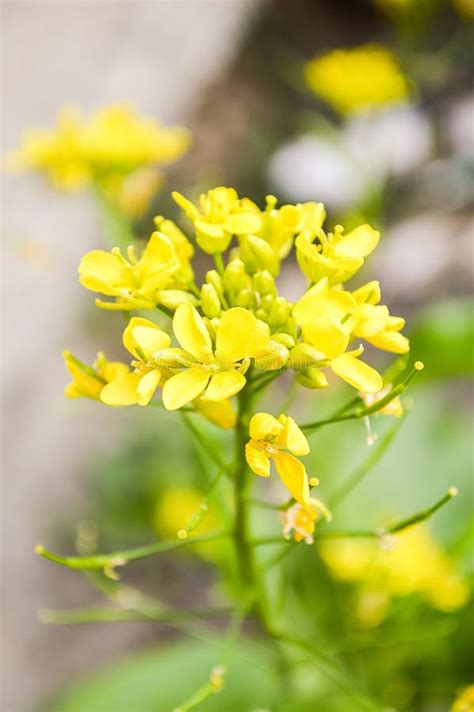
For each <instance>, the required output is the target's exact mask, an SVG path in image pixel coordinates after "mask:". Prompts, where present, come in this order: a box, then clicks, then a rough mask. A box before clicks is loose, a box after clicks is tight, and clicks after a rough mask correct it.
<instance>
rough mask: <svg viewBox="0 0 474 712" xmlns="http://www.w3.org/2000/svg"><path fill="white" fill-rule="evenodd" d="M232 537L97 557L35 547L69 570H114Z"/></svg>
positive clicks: (220, 534)
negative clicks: (178, 550) (131, 562)
mask: <svg viewBox="0 0 474 712" xmlns="http://www.w3.org/2000/svg"><path fill="white" fill-rule="evenodd" d="M228 536H230V532H229V531H227V530H225V529H223V530H219V531H215V532H210V533H209V534H202V535H200V536H194V537H190V538H189V539H184V540H182V539H172V540H171V541H158V542H155V543H154V544H148V545H147V546H139V547H137V548H135V549H128V550H124V551H115V552H113V553H110V554H97V555H95V556H59V555H58V554H54V553H53V552H51V551H48V550H47V549H45V548H44V546H41V545H38V546H36V547H35V551H36V553H37V554H39V555H40V556H42V557H43V558H44V559H48V561H52V562H54V563H55V564H60V565H61V566H66V567H67V568H68V569H113V568H114V567H115V566H124V565H125V564H126V563H127V562H128V561H134V560H135V559H144V558H145V557H147V556H154V555H155V554H161V553H162V552H164V551H172V550H174V549H180V548H181V547H183V546H188V545H189V544H199V543H202V542H205V541H215V540H217V539H225V538H227V537H228Z"/></svg>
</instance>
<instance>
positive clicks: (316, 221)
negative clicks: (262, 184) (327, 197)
mask: <svg viewBox="0 0 474 712" xmlns="http://www.w3.org/2000/svg"><path fill="white" fill-rule="evenodd" d="M266 201H267V208H266V210H265V211H264V212H263V213H262V226H261V228H260V231H259V232H257V233H256V234H257V235H258V236H259V237H261V238H263V239H264V240H266V241H267V242H268V243H269V245H270V246H271V247H272V248H273V250H274V252H275V254H276V255H277V256H278V258H279V259H280V260H282V259H284V258H285V257H286V256H287V255H288V253H289V251H290V250H291V248H292V246H293V239H294V237H295V235H299V234H300V233H302V232H308V231H309V232H310V233H311V234H314V233H316V231H317V230H318V229H320V228H321V227H322V225H323V222H324V220H325V217H326V211H325V209H324V205H323V204H322V203H297V204H296V205H282V206H281V207H280V208H276V207H275V206H276V202H277V199H276V198H275V197H274V196H273V195H267V197H266Z"/></svg>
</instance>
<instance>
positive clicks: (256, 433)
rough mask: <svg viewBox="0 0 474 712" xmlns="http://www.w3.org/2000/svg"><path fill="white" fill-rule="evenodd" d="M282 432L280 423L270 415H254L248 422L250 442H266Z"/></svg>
mask: <svg viewBox="0 0 474 712" xmlns="http://www.w3.org/2000/svg"><path fill="white" fill-rule="evenodd" d="M282 431H283V425H282V423H279V422H278V420H277V419H276V418H274V417H273V415H270V413H256V414H255V415H254V416H253V417H252V419H251V420H250V426H249V433H250V437H251V438H252V440H268V439H271V438H274V437H276V436H277V435H279V434H280V433H281V432H282Z"/></svg>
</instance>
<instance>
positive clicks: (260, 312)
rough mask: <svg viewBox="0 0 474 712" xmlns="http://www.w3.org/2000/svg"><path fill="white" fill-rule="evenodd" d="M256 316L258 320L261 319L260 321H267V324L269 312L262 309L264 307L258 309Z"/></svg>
mask: <svg viewBox="0 0 474 712" xmlns="http://www.w3.org/2000/svg"><path fill="white" fill-rule="evenodd" d="M255 316H256V317H257V319H260V321H265V322H266V320H267V316H268V314H267V312H266V311H265V309H262V307H260V308H259V309H257V311H256V312H255Z"/></svg>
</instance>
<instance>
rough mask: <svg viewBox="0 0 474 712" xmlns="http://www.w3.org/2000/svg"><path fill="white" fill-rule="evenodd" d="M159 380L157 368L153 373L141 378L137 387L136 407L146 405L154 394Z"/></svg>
mask: <svg viewBox="0 0 474 712" xmlns="http://www.w3.org/2000/svg"><path fill="white" fill-rule="evenodd" d="M160 379H161V371H159V370H158V369H157V368H154V369H153V371H150V372H149V373H146V374H145V375H144V376H142V378H141V379H140V383H139V384H138V387H137V394H138V405H148V403H149V402H150V401H151V399H152V397H153V394H154V392H155V391H156V389H157V388H158V384H159V382H160Z"/></svg>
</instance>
